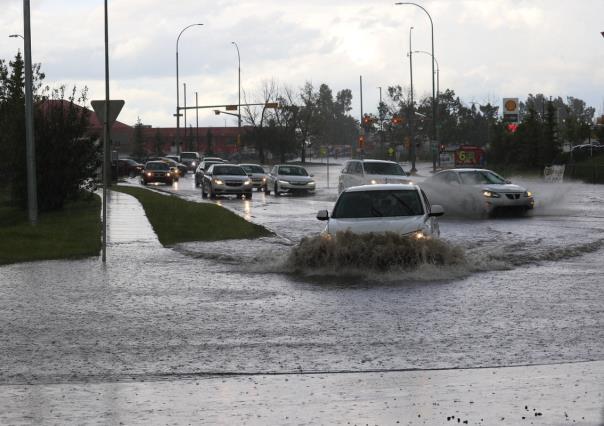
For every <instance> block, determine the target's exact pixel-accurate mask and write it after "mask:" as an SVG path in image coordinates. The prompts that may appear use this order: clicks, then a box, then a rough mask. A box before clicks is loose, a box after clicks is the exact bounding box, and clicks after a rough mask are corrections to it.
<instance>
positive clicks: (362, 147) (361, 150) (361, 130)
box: [359, 75, 365, 159]
mask: <svg viewBox="0 0 604 426" xmlns="http://www.w3.org/2000/svg"><path fill="white" fill-rule="evenodd" d="M359 87H360V92H361V96H360V98H361V129H360V133H361V136H360V137H361V138H362V140H363V145H362V146H361V147H360V152H359V155H360V156H361V159H362V158H363V157H364V152H363V151H364V149H365V142H364V141H365V130H364V128H363V76H362V75H360V76H359Z"/></svg>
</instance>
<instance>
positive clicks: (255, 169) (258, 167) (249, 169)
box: [241, 164, 265, 173]
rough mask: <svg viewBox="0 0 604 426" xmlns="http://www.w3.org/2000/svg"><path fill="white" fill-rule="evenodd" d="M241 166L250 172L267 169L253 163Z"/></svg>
mask: <svg viewBox="0 0 604 426" xmlns="http://www.w3.org/2000/svg"><path fill="white" fill-rule="evenodd" d="M241 168H242V169H243V170H245V171H246V172H248V173H265V171H264V169H263V168H262V167H260V166H255V165H253V164H246V165H244V166H241Z"/></svg>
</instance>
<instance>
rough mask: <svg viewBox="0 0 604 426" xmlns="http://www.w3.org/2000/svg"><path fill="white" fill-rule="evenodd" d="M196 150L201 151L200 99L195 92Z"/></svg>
mask: <svg viewBox="0 0 604 426" xmlns="http://www.w3.org/2000/svg"><path fill="white" fill-rule="evenodd" d="M195 150H196V151H199V99H198V98H197V92H195Z"/></svg>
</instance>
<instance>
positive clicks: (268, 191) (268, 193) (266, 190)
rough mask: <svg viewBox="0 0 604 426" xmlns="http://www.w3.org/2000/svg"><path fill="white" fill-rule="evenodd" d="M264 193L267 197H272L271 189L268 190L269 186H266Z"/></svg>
mask: <svg viewBox="0 0 604 426" xmlns="http://www.w3.org/2000/svg"><path fill="white" fill-rule="evenodd" d="M264 193H265V194H266V195H270V193H271V190H270V189H268V185H266V186H265V187H264Z"/></svg>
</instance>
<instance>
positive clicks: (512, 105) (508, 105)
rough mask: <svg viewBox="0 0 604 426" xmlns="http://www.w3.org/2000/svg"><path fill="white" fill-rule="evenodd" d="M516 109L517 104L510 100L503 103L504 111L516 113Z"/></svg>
mask: <svg viewBox="0 0 604 426" xmlns="http://www.w3.org/2000/svg"><path fill="white" fill-rule="evenodd" d="M516 108H517V104H516V101H514V100H512V99H510V100H508V101H507V102H506V103H505V110H506V111H516Z"/></svg>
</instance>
